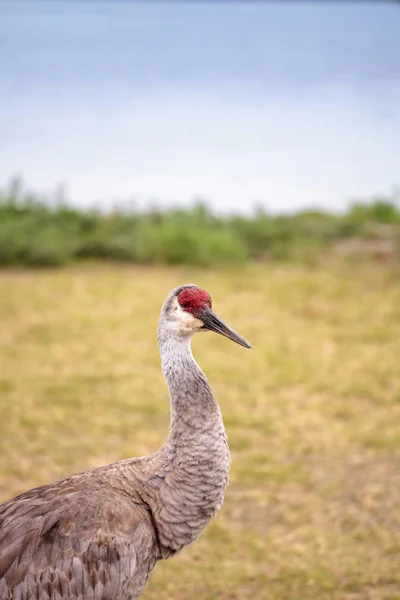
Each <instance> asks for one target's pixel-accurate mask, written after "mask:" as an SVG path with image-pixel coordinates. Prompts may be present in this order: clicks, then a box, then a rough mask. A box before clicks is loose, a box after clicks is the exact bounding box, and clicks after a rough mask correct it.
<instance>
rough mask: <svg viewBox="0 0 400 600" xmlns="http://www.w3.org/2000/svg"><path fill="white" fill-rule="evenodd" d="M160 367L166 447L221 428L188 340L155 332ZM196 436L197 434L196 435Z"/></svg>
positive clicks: (214, 404)
mask: <svg viewBox="0 0 400 600" xmlns="http://www.w3.org/2000/svg"><path fill="white" fill-rule="evenodd" d="M158 343H159V347H160V356H161V366H162V370H163V373H164V376H165V379H166V381H167V386H168V390H169V395H170V400H171V429H170V435H169V438H168V442H167V445H168V447H169V449H170V450H173V449H174V448H175V447H176V445H177V444H178V443H179V441H180V440H182V439H183V438H187V437H190V436H193V435H199V433H200V432H201V431H202V430H203V431H204V430H209V429H210V427H211V428H215V427H217V428H218V429H220V428H221V426H222V427H223V424H222V417H221V411H220V409H219V406H218V403H217V401H216V399H215V397H214V394H213V392H212V390H211V387H210V385H209V383H208V381H207V378H206V376H205V374H204V373H203V371H202V370H201V369H200V367H199V365H198V364H197V362H196V361H195V359H194V357H193V354H192V350H191V346H190V337H189V336H179V335H170V334H169V332H164V331H163V329H162V328H160V329H159V332H158ZM196 432H197V433H196Z"/></svg>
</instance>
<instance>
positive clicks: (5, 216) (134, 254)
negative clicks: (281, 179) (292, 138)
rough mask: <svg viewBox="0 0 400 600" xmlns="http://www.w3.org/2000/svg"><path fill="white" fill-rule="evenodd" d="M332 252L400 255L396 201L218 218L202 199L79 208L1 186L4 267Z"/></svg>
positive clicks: (288, 257)
mask: <svg viewBox="0 0 400 600" xmlns="http://www.w3.org/2000/svg"><path fill="white" fill-rule="evenodd" d="M330 251H334V252H339V253H341V254H351V255H354V254H362V255H370V256H374V257H378V258H382V257H384V258H388V257H396V259H397V258H398V257H399V256H400V208H399V205H398V203H396V201H395V200H394V199H388V198H376V199H374V200H372V201H370V202H356V203H353V204H352V205H351V206H350V207H349V209H348V210H347V212H346V213H344V214H332V213H328V212H324V211H320V210H303V211H299V212H297V213H296V214H290V215H272V214H269V213H267V212H266V211H265V210H262V209H258V210H256V211H254V212H253V214H252V215H249V216H238V215H227V216H216V215H215V214H214V213H212V211H211V210H210V209H209V208H208V207H207V205H206V204H204V203H198V204H196V205H194V206H192V207H190V208H187V209H185V210H182V209H179V210H178V209H169V210H164V211H161V210H156V209H154V208H150V209H149V210H148V211H147V212H139V211H135V210H134V209H131V210H129V211H128V210H126V209H122V208H120V209H115V210H113V211H111V212H107V213H105V212H101V211H99V210H83V209H82V210H79V209H77V208H72V207H71V206H69V205H68V204H67V203H66V202H65V200H64V199H63V198H62V197H60V196H57V195H56V196H55V197H47V198H43V197H40V196H38V195H36V194H32V193H30V192H29V191H27V190H26V189H25V188H24V186H23V184H22V182H21V180H13V181H12V182H11V183H10V184H9V185H8V186H7V187H5V188H4V189H2V190H0V265H3V266H31V267H46V266H49V267H50V266H58V265H64V264H66V263H68V262H70V261H73V260H78V259H95V260H105V259H107V260H115V261H127V262H134V263H164V264H198V265H205V266H207V265H226V264H237V263H241V262H244V261H249V260H255V261H265V260H275V261H277V260H281V261H300V262H313V261H316V260H318V259H320V258H321V257H323V256H326V254H327V252H330Z"/></svg>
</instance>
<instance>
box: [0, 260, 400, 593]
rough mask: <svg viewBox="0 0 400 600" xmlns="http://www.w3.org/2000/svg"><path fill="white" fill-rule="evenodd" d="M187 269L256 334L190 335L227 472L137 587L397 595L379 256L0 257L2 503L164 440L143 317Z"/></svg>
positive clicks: (399, 441) (397, 477) (390, 319)
mask: <svg viewBox="0 0 400 600" xmlns="http://www.w3.org/2000/svg"><path fill="white" fill-rule="evenodd" d="M187 282H194V283H197V284H198V285H201V286H202V287H205V288H206V289H208V291H210V293H211V295H212V297H213V300H214V308H215V311H216V312H217V313H218V314H219V315H220V316H221V317H222V318H223V319H224V320H226V321H227V322H228V323H230V324H231V325H232V327H234V328H235V329H236V330H237V331H238V332H240V333H241V334H242V335H243V336H245V337H246V338H247V339H248V340H249V341H250V342H251V343H252V345H253V348H252V350H250V351H246V350H244V349H243V348H240V347H239V346H236V345H235V344H232V343H230V342H229V341H228V340H226V339H223V338H220V337H218V336H215V335H213V334H208V335H204V336H199V339H195V340H194V343H193V346H194V353H195V356H196V358H197V360H198V362H199V363H200V365H201V366H202V368H203V369H204V370H205V372H206V373H207V375H208V377H209V379H210V381H211V384H212V386H213V388H214V391H215V392H216V395H217V397H218V399H219V401H220V404H221V406H222V411H223V414H224V418H225V424H226V428H227V430H228V435H229V440H230V446H231V452H232V471H231V483H230V487H229V488H228V491H227V494H226V500H225V504H224V506H223V508H222V510H221V512H220V513H219V514H218V516H217V518H216V519H215V520H214V521H213V522H212V523H211V524H210V526H209V527H208V528H207V529H206V530H205V532H204V533H203V534H202V536H201V538H200V539H199V540H198V541H197V542H196V543H195V544H194V545H193V546H191V547H190V548H186V549H185V550H184V551H183V552H182V553H181V554H180V555H179V556H178V557H176V558H174V559H172V560H169V561H165V562H164V563H160V564H159V565H158V566H157V567H156V569H155V571H154V573H153V575H152V576H151V579H150V581H149V584H148V586H147V588H146V591H145V593H144V595H143V598H144V600H190V599H194V600H239V599H247V598H249V599H250V598H251V599H260V600H270V599H271V600H306V599H315V600H328V599H335V600H337V599H344V600H389V599H392V600H394V599H399V598H400V501H399V499H400V272H399V270H398V269H397V270H395V269H394V268H393V267H390V266H388V265H387V264H385V263H382V264H380V265H371V264H370V265H363V266H362V265H361V266H353V267H351V266H349V265H347V266H344V265H338V264H336V265H326V266H325V267H324V268H322V267H319V268H315V269H314V270H312V269H311V268H308V269H307V268H304V267H303V268H300V267H283V266H280V267H273V266H259V267H246V269H240V270H239V269H237V270H230V271H227V270H225V271H217V270H215V271H214V270H211V269H207V270H200V269H194V268H189V267H188V268H170V269H167V268H165V269H161V268H144V267H143V268H140V267H128V266H125V267H124V266H111V265H110V266H107V265H96V266H93V265H87V266H85V265H81V266H79V267H70V268H68V269H66V270H57V271H51V270H49V271H46V272H32V271H31V272H29V271H1V272H0V319H1V327H0V446H1V449H0V455H1V461H0V499H1V500H5V499H6V498H8V497H10V496H12V495H14V494H16V493H18V492H20V491H23V490H24V489H27V488H29V487H33V486H35V485H38V484H43V483H46V482H49V481H51V480H54V479H57V478H60V477H62V476H64V475H67V474H69V473H71V472H75V471H81V470H83V469H85V468H88V467H92V466H95V465H100V464H102V463H105V462H111V461H114V460H117V459H120V458H126V457H128V456H132V455H140V454H146V453H150V452H153V451H154V450H156V449H157V448H158V447H159V446H160V445H161V444H162V443H163V441H164V440H165V438H166V436H167V433H168V426H169V405H168V399H167V394H166V389H165V384H164V381H163V378H162V375H161V372H160V367H159V359H158V352H157V345H156V325H157V319H158V313H159V309H160V306H161V303H162V301H163V300H164V298H165V296H166V294H167V292H168V291H169V290H170V289H171V288H172V287H174V286H176V285H178V284H180V283H187Z"/></svg>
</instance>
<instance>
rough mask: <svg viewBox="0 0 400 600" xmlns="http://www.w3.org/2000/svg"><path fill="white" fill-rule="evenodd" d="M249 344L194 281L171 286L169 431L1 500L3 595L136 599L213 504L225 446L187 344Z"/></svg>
mask: <svg viewBox="0 0 400 600" xmlns="http://www.w3.org/2000/svg"><path fill="white" fill-rule="evenodd" d="M206 329H209V330H213V331H216V332H217V333H221V334H222V335H225V336H226V337H229V338H230V339H232V340H233V341H235V342H237V343H239V344H241V345H243V346H246V347H249V344H248V343H247V342H246V341H245V340H244V339H243V338H241V337H240V336H239V335H238V334H236V333H235V332H234V331H232V330H231V329H230V328H229V327H228V326H227V325H225V324H224V323H223V322H222V321H220V320H219V319H218V318H217V317H216V315H215V314H214V313H213V312H212V311H211V299H210V298H209V296H208V294H207V293H206V292H204V290H201V289H200V288H198V287H197V286H194V285H192V284H189V285H185V286H180V287H179V288H176V289H174V290H172V292H171V293H170V294H169V295H168V297H167V299H166V301H165V302H164V305H163V308H162V311H161V315H160V320H159V328H158V343H159V348H160V355H161V362H162V369H163V372H164V375H165V378H166V381H167V385H168V389H169V394H170V400H171V428H170V434H169V437H168V439H167V441H166V443H165V445H164V446H163V447H162V448H161V449H160V450H159V451H158V452H156V453H154V454H151V455H149V456H145V457H141V458H132V459H128V460H123V461H118V462H115V463H112V464H109V465H106V466H102V467H99V468H96V469H91V470H89V471H85V472H83V473H79V474H77V475H72V476H70V477H67V478H66V479H63V480H61V481H57V482H55V483H52V484H50V485H45V486H42V487H38V488H35V489H33V490H30V491H27V492H25V493H23V494H21V495H20V496H17V497H16V498H13V499H11V500H9V501H7V502H5V503H4V504H2V505H1V506H0V599H1V600H61V599H62V600H89V599H90V600H134V599H135V598H137V597H138V596H139V594H140V592H141V591H142V589H143V586H144V585H145V583H146V581H147V579H148V576H149V574H150V572H151V570H152V569H153V567H154V565H155V563H156V562H157V560H160V559H163V558H168V557H169V556H171V555H173V554H176V553H177V552H178V551H179V550H181V548H183V547H184V546H186V545H187V544H190V543H191V542H193V541H194V540H195V539H196V538H197V537H198V536H199V535H200V533H201V531H202V530H203V529H204V527H205V526H206V525H207V523H208V522H209V520H210V519H211V518H212V517H213V515H214V514H215V512H216V511H217V510H218V509H219V508H220V506H221V504H222V502H223V494H224V490H225V488H226V486H227V483H228V471H229V449H228V444H227V438H226V433H225V429H224V425H223V421H222V416H221V412H220V409H219V406H218V403H217V401H216V400H215V398H214V395H213V392H212V390H211V388H210V386H209V383H208V381H207V378H206V376H205V375H204V373H203V372H202V371H201V369H200V368H199V366H198V365H197V363H196V362H195V360H194V358H193V355H192V353H191V349H190V340H191V337H192V335H193V333H195V332H196V331H204V330H206Z"/></svg>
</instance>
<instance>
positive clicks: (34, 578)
mask: <svg viewBox="0 0 400 600" xmlns="http://www.w3.org/2000/svg"><path fill="white" fill-rule="evenodd" d="M156 557H157V536H156V532H155V529H154V527H153V523H152V516H151V513H150V511H149V509H148V507H147V506H146V505H145V504H144V503H143V502H141V501H140V499H136V498H132V497H131V496H129V495H127V494H124V493H122V492H121V491H120V490H118V491H117V490H115V489H114V488H113V487H111V486H110V485H107V484H105V485H104V484H103V485H100V484H99V482H96V481H92V482H91V481H90V480H89V481H86V480H84V479H83V478H80V477H79V476H73V477H71V478H67V479H65V480H63V481H60V482H58V483H55V484H52V485H48V486H43V487H40V488H35V489H33V490H30V491H28V492H25V493H24V494H21V495H20V496H18V497H16V498H13V499H12V500H9V501H8V502H6V503H5V504H3V505H1V506H0V598H1V600H72V599H73V600H133V599H134V598H136V597H137V596H138V595H139V593H140V591H141V589H142V588H143V586H144V584H145V583H146V580H147V578H148V575H149V573H150V571H151V569H152V568H153V566H154V564H155V562H156Z"/></svg>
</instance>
